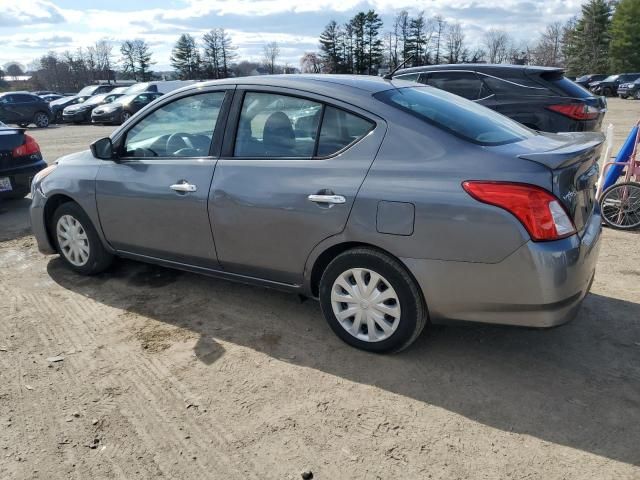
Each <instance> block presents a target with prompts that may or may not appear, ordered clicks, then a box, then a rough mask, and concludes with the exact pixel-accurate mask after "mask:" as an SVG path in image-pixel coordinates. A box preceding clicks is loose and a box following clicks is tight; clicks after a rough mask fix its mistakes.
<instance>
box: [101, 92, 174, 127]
mask: <svg viewBox="0 0 640 480" xmlns="http://www.w3.org/2000/svg"><path fill="white" fill-rule="evenodd" d="M162 95H163V94H162V93H158V92H144V93H134V94H131V95H124V96H123V97H121V98H118V100H117V101H115V102H113V103H110V104H107V105H101V106H100V107H98V108H95V109H94V110H93V112H92V113H91V121H92V122H93V123H109V124H116V125H119V124H121V123H124V122H126V121H127V120H129V119H130V118H131V117H132V116H133V114H134V113H136V112H137V111H138V110H140V109H142V108H143V107H146V106H147V105H149V104H150V103H151V102H153V101H154V100H155V99H156V98H158V97H161V96H162Z"/></svg>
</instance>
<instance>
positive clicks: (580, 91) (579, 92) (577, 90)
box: [549, 77, 593, 98]
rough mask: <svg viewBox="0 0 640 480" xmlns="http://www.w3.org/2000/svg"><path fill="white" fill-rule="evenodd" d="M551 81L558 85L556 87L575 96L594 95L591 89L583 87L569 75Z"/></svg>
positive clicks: (585, 96) (586, 96)
mask: <svg viewBox="0 0 640 480" xmlns="http://www.w3.org/2000/svg"><path fill="white" fill-rule="evenodd" d="M549 83H551V84H552V85H553V86H554V87H556V89H558V90H560V91H561V92H564V93H566V94H567V95H569V96H570V97H573V98H588V97H592V96H593V94H592V93H591V92H590V91H589V90H586V89H584V88H582V87H581V86H580V85H578V84H577V83H574V82H572V81H571V80H569V79H568V78H567V77H560V78H559V79H557V80H551V81H550V82H549Z"/></svg>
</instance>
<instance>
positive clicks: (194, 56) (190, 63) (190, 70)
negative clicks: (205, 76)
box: [171, 33, 202, 80]
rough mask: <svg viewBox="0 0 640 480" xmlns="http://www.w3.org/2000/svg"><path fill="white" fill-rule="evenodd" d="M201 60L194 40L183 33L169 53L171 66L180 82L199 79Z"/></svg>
mask: <svg viewBox="0 0 640 480" xmlns="http://www.w3.org/2000/svg"><path fill="white" fill-rule="evenodd" d="M201 63H202V59H201V58H200V52H198V46H197V44H196V39H195V38H193V37H192V36H191V35H189V34H188V33H183V34H182V35H180V38H179V39H178V41H177V42H176V44H175V46H174V47H173V50H172V51H171V66H172V67H173V69H174V70H175V71H176V73H177V74H178V77H179V78H180V79H181V80H196V79H198V78H199V77H200V69H201Z"/></svg>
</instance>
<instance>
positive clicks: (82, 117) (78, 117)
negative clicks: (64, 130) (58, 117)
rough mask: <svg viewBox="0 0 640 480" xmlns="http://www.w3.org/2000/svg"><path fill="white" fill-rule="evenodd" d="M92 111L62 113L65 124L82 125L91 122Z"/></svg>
mask: <svg viewBox="0 0 640 480" xmlns="http://www.w3.org/2000/svg"><path fill="white" fill-rule="evenodd" d="M90 116H91V111H79V112H73V113H67V112H62V121H63V122H65V123H81V122H86V121H88V120H89V118H90Z"/></svg>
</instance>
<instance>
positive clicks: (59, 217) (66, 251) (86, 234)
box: [51, 202, 113, 275]
mask: <svg viewBox="0 0 640 480" xmlns="http://www.w3.org/2000/svg"><path fill="white" fill-rule="evenodd" d="M51 230H52V231H51V233H52V236H53V238H54V240H55V244H56V248H57V250H58V253H60V257H61V258H62V260H63V261H64V262H65V263H66V264H67V265H68V266H69V267H70V268H71V269H72V270H74V271H76V272H77V273H80V274H82V275H95V274H96V273H100V272H103V271H104V270H106V269H107V268H108V267H109V265H111V263H112V262H113V255H111V254H110V253H109V252H107V250H106V249H105V248H104V246H103V245H102V242H101V241H100V238H99V237H98V233H97V232H96V229H95V228H94V226H93V224H92V223H91V220H90V219H89V217H88V216H87V214H86V213H85V212H84V210H82V208H81V207H80V206H79V205H78V204H77V203H73V202H67V203H63V204H62V205H60V206H59V207H58V208H57V209H56V211H55V213H54V214H53V218H52V221H51Z"/></svg>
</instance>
